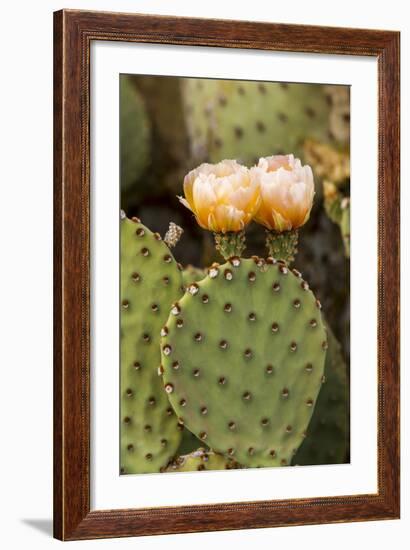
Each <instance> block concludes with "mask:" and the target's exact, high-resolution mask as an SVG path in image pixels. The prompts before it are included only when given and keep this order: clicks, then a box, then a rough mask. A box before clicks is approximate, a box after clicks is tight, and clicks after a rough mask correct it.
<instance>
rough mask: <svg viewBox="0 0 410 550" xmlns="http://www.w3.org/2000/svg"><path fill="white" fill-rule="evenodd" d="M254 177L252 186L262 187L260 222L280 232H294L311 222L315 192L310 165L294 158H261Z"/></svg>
mask: <svg viewBox="0 0 410 550" xmlns="http://www.w3.org/2000/svg"><path fill="white" fill-rule="evenodd" d="M250 175H251V181H252V183H254V184H255V185H259V187H260V196H261V203H260V207H259V209H258V211H257V212H256V215H255V217H254V219H255V221H256V222H258V223H260V224H262V225H264V226H265V227H266V228H267V229H269V230H274V231H277V232H283V231H291V230H294V229H297V228H298V227H301V226H302V225H303V224H305V223H306V222H307V220H308V219H309V216H310V211H311V209H312V204H313V195H314V193H315V190H314V181H313V174H312V170H311V168H310V166H308V165H306V166H302V163H301V162H300V160H299V159H296V158H295V157H294V156H293V155H276V156H271V157H266V158H261V159H259V163H258V165H257V166H254V167H253V168H251V170H250Z"/></svg>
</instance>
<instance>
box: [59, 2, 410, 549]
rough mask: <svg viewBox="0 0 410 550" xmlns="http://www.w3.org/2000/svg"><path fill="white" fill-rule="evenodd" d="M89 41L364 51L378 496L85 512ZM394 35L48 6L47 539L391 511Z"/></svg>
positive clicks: (395, 400)
mask: <svg viewBox="0 0 410 550" xmlns="http://www.w3.org/2000/svg"><path fill="white" fill-rule="evenodd" d="M93 40H107V41H126V42H146V43H161V44H174V45H175V44H176V45H191V46H219V47H224V48H246V49H258V50H274V51H289V52H308V53H323V54H342V55H343V54H346V55H358V56H372V57H375V58H377V62H378V89H379V99H378V111H379V119H378V124H379V131H378V144H379V158H378V492H377V494H360V495H352V496H343V497H320V496H318V497H317V498H309V499H291V500H276V501H274V500H273V501H257V502H246V503H231V504H215V505H211V504H210V505H195V506H180V507H163V508H150V509H127V510H96V511H91V510H90V292H89V284H90V283H89V278H90V233H89V231H90V229H89V224H90V207H89V192H90V138H89V117H90V114H89V107H90V95H89V94H90V92H89V81H90V45H91V43H92V41H93ZM399 42H400V35H399V33H398V32H391V31H378V30H359V29H347V28H327V27H313V26H303V25H300V26H299V25H287V24H270V23H269V24H267V23H254V22H245V21H235V22H234V21H223V20H202V19H188V18H175V17H159V16H151V15H137V14H119V13H103V12H87V11H72V10H63V11H59V12H56V13H55V14H54V138H55V141H54V243H55V244H54V536H55V537H57V538H59V539H62V540H77V539H92V538H103V537H124V536H135V535H150V534H166V533H184V532H196V531H209V530H214V531H217V530H228V529H242V528H247V529H249V528H259V527H274V526H285V525H307V524H315V523H332V522H351V521H366V520H378V519H394V518H398V517H399V509H400V492H399V485H400V483H399V482H400V477H399V462H400V459H399V284H400V283H399V273H400V265H399V244H400V243H399V228H400V219H399V177H400V170H399V154H400V153H399V151H400V148H399V146H400V141H399V139H400V138H399V128H400V124H399V97H400V92H399Z"/></svg>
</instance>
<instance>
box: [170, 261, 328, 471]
mask: <svg viewBox="0 0 410 550" xmlns="http://www.w3.org/2000/svg"><path fill="white" fill-rule="evenodd" d="M162 334H163V337H162V339H161V350H162V376H163V383H164V387H165V390H166V391H167V392H168V396H169V399H170V402H171V404H172V406H173V408H174V410H175V411H176V413H177V416H178V417H179V419H180V421H181V422H184V423H185V425H186V426H187V427H188V429H189V430H190V431H192V432H193V433H194V434H195V435H196V436H197V437H198V438H199V439H201V441H203V442H204V443H205V444H207V445H209V446H210V447H211V448H212V449H213V450H215V451H216V452H219V453H222V454H224V455H225V456H227V457H228V458H232V459H234V460H236V461H237V462H238V463H240V464H243V465H245V466H284V465H289V464H290V461H291V458H292V456H293V454H294V453H295V452H296V450H297V449H298V447H299V446H300V444H301V443H302V441H303V438H304V435H305V432H306V429H307V427H308V424H309V421H310V418H311V416H312V412H313V410H314V407H315V402H316V399H317V396H318V393H319V390H320V387H321V384H322V377H323V370H324V363H325V357H326V349H327V341H326V332H325V329H324V326H323V322H322V317H321V312H320V307H319V304H318V302H317V300H316V299H315V297H314V295H313V293H312V292H311V291H310V290H309V287H308V284H307V283H306V281H304V280H303V279H302V278H301V276H300V274H299V273H298V272H297V271H296V270H294V271H291V270H289V268H288V267H286V266H285V265H284V264H283V263H280V262H276V261H275V260H274V259H272V258H268V260H267V261H265V260H262V259H260V258H256V257H255V258H253V259H246V260H244V259H239V258H232V259H231V260H230V262H227V263H225V264H224V265H222V266H218V265H214V266H212V267H211V268H210V269H209V275H208V276H207V277H205V279H203V280H202V281H199V282H198V283H193V284H192V285H190V286H189V287H188V289H187V292H186V293H185V295H184V296H183V298H182V299H180V300H179V302H178V303H176V304H174V306H173V308H172V310H171V314H170V316H169V318H168V321H167V323H166V326H165V327H164V328H163V331H162Z"/></svg>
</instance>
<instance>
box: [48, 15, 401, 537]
mask: <svg viewBox="0 0 410 550" xmlns="http://www.w3.org/2000/svg"><path fill="white" fill-rule="evenodd" d="M54 44H55V47H54V132H55V140H54V144H55V145H54V160H55V163H54V186H55V187H54V219H55V225H54V227H55V248H54V265H55V275H54V304H55V305H54V307H55V312H54V314H55V322H54V331H55V334H54V403H55V409H54V534H55V537H57V538H59V539H62V540H77V539H93V538H103V537H124V536H136V535H149V534H165V533H184V532H195V531H208V530H215V531H217V530H226V529H244V528H246V529H249V528H258V527H274V526H284V525H303V524H313V523H332V522H351V521H366V520H378V519H394V518H398V517H399V507H400V493H399V286H400V282H399V228H400V222H399V220H400V210H399V175H400V174H399V153H400V138H399V127H400V126H399V44H400V35H399V33H397V32H391V31H376V30H363V29H346V28H326V27H311V26H303V25H284V24H274V23H272V24H266V23H253V22H245V21H235V22H234V21H223V20H203V19H184V18H174V17H159V16H149V15H137V14H119V13H103V12H85V11H73V10H63V11H59V12H56V13H55V14H54Z"/></svg>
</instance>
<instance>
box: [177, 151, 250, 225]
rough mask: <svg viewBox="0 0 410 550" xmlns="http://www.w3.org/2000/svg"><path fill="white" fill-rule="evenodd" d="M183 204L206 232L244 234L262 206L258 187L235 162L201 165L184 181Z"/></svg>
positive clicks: (244, 169)
mask: <svg viewBox="0 0 410 550" xmlns="http://www.w3.org/2000/svg"><path fill="white" fill-rule="evenodd" d="M184 194H185V198H184V197H178V198H179V200H180V201H181V203H182V204H183V205H184V206H186V207H187V208H189V210H191V211H192V212H193V213H194V214H195V218H196V220H197V222H198V224H199V225H200V226H201V227H202V228H203V229H208V230H209V231H214V232H215V233H228V232H231V231H233V232H238V231H242V230H243V229H244V228H245V227H246V226H247V225H248V223H249V222H250V221H251V220H252V218H253V216H254V214H255V212H256V211H257V210H258V208H259V205H260V196H259V184H258V183H257V181H256V180H254V181H251V178H250V173H249V170H248V168H246V167H245V166H242V165H241V164H238V163H237V162H236V161H235V160H223V161H222V162H219V163H218V164H207V163H204V164H201V165H200V166H198V168H195V170H191V172H189V173H188V174H187V175H186V176H185V179H184Z"/></svg>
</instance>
